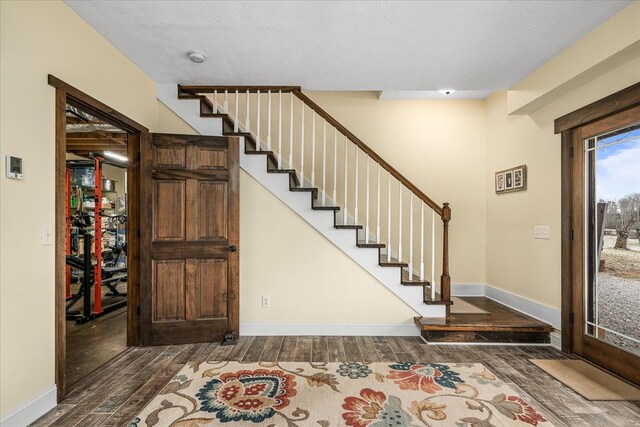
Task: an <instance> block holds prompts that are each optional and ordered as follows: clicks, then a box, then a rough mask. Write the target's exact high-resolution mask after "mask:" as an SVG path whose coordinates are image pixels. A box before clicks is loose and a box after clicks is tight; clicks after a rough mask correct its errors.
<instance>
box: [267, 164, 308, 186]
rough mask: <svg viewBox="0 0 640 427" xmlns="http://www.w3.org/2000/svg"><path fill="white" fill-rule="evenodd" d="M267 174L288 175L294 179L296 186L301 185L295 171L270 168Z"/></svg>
mask: <svg viewBox="0 0 640 427" xmlns="http://www.w3.org/2000/svg"><path fill="white" fill-rule="evenodd" d="M267 172H269V173H288V174H289V177H290V178H291V179H293V182H294V186H296V187H297V186H299V185H300V180H299V179H298V174H297V173H296V171H295V169H278V168H268V169H267Z"/></svg>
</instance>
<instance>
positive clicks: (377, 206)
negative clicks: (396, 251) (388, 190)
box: [376, 163, 380, 244]
mask: <svg viewBox="0 0 640 427" xmlns="http://www.w3.org/2000/svg"><path fill="white" fill-rule="evenodd" d="M377 165H378V172H377V181H378V184H377V188H378V190H377V193H378V196H377V197H376V243H378V244H379V243H380V163H377Z"/></svg>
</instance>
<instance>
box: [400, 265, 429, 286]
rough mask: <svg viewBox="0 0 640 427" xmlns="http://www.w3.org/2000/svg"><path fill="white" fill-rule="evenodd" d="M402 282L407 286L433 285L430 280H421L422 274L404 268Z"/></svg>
mask: <svg viewBox="0 0 640 427" xmlns="http://www.w3.org/2000/svg"><path fill="white" fill-rule="evenodd" d="M400 283H401V284H403V285H405V286H431V283H430V282H429V281H428V280H420V276H418V275H415V274H412V273H410V272H409V271H408V270H405V269H404V268H403V269H402V276H401V278H400Z"/></svg>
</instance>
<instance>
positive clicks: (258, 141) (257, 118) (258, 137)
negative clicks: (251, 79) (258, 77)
mask: <svg viewBox="0 0 640 427" xmlns="http://www.w3.org/2000/svg"><path fill="white" fill-rule="evenodd" d="M257 98H258V106H257V108H258V110H257V112H256V150H258V151H260V90H258V93H257Z"/></svg>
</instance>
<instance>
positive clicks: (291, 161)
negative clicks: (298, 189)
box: [289, 92, 302, 185]
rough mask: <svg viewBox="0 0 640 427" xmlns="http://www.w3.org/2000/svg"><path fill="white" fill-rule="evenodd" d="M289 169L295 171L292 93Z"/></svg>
mask: <svg viewBox="0 0 640 427" xmlns="http://www.w3.org/2000/svg"><path fill="white" fill-rule="evenodd" d="M289 169H295V168H294V167H293V92H291V108H290V110H289ZM300 185H302V183H300Z"/></svg>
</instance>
